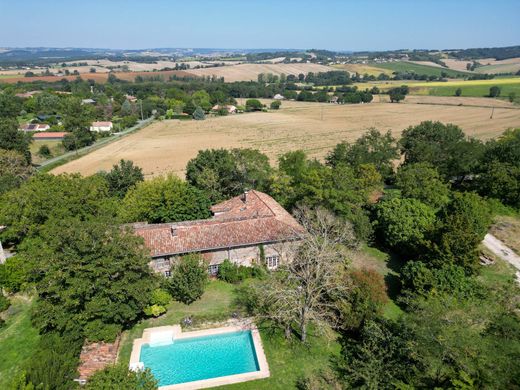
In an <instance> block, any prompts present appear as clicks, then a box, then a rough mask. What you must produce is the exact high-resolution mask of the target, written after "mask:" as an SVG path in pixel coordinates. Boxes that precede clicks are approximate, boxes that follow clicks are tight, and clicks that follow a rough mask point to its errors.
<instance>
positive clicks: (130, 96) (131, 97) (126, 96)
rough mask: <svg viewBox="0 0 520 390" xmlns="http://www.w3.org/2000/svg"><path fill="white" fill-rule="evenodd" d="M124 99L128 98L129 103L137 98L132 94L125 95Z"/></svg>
mask: <svg viewBox="0 0 520 390" xmlns="http://www.w3.org/2000/svg"><path fill="white" fill-rule="evenodd" d="M125 99H126V100H128V101H129V102H130V103H135V102H136V101H137V98H136V97H135V96H132V95H125Z"/></svg>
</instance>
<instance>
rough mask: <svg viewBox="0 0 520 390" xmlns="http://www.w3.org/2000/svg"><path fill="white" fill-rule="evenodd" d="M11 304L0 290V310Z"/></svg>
mask: <svg viewBox="0 0 520 390" xmlns="http://www.w3.org/2000/svg"><path fill="white" fill-rule="evenodd" d="M9 306H11V302H10V301H9V298H7V297H5V296H4V295H3V294H2V293H1V292H0V312H2V311H5V310H7V309H8V308H9Z"/></svg>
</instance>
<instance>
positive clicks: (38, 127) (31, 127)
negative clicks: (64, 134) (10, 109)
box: [20, 123, 51, 131]
mask: <svg viewBox="0 0 520 390" xmlns="http://www.w3.org/2000/svg"><path fill="white" fill-rule="evenodd" d="M50 128H51V127H50V126H49V125H48V124H45V123H27V124H26V125H24V126H22V127H20V130H22V131H47V130H49V129H50Z"/></svg>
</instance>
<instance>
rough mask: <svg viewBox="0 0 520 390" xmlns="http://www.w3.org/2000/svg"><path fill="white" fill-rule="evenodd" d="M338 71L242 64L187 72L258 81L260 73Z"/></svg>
mask: <svg viewBox="0 0 520 390" xmlns="http://www.w3.org/2000/svg"><path fill="white" fill-rule="evenodd" d="M331 70H336V69H334V68H332V67H330V66H325V65H319V64H240V65H234V66H220V67H217V68H204V69H190V70H188V71H187V72H188V73H190V74H192V75H194V76H213V75H215V76H217V77H224V80H225V81H228V82H232V81H251V80H254V81H256V80H257V77H258V75H259V74H260V73H272V74H277V75H280V74H282V73H284V74H286V75H289V74H294V75H298V74H300V73H304V74H307V73H309V72H328V71H331Z"/></svg>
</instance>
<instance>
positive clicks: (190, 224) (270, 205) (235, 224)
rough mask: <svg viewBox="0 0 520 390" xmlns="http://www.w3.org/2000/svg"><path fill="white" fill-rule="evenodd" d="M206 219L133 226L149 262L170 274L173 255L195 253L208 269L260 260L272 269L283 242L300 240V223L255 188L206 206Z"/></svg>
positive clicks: (283, 248) (278, 260) (280, 257)
mask: <svg viewBox="0 0 520 390" xmlns="http://www.w3.org/2000/svg"><path fill="white" fill-rule="evenodd" d="M211 211H212V212H213V217H212V218H210V219H204V220H197V221H186V222H175V223H162V224H146V223H136V224H134V225H133V228H134V232H135V234H137V235H138V236H141V237H142V238H143V239H144V243H145V246H146V247H147V248H148V250H149V251H150V256H151V258H152V261H151V262H150V266H151V267H152V268H153V269H154V270H155V271H157V272H161V273H164V274H165V276H169V275H170V268H171V265H172V263H173V262H174V261H175V259H176V258H177V257H178V256H182V255H185V254H188V253H200V254H201V255H202V256H203V258H204V259H205V261H207V264H208V267H209V272H210V273H211V274H213V275H215V274H217V272H218V268H219V265H220V264H221V263H222V262H224V260H226V259H228V260H229V261H231V262H232V263H235V264H239V265H245V266H252V265H254V264H261V263H262V262H264V263H265V265H266V266H267V267H268V268H271V269H274V268H277V267H278V265H279V264H280V263H281V262H283V261H284V259H285V258H286V255H287V253H284V251H286V250H287V247H288V246H287V245H284V243H287V242H291V241H296V240H299V239H300V238H301V236H302V234H303V233H304V229H303V227H302V226H301V225H300V224H299V223H298V222H297V221H296V220H295V219H294V218H293V217H292V215H291V214H289V213H288V212H287V211H286V210H285V209H284V208H283V207H282V206H280V204H278V203H277V202H276V201H275V200H274V199H273V198H271V197H270V196H269V195H267V194H264V193H262V192H260V191H250V192H245V193H244V194H242V195H240V196H237V197H235V198H232V199H230V200H227V201H225V202H222V203H219V204H217V205H215V206H213V207H212V208H211Z"/></svg>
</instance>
